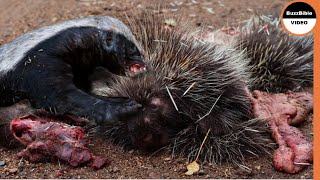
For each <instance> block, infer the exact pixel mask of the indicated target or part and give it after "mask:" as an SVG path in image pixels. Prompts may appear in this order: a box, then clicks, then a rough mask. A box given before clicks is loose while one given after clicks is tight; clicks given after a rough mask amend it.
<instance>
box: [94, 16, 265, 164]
mask: <svg viewBox="0 0 320 180" xmlns="http://www.w3.org/2000/svg"><path fill="white" fill-rule="evenodd" d="M163 21H164V18H161V17H147V18H145V19H142V20H135V21H133V22H131V28H132V29H133V32H135V36H136V38H137V39H138V41H140V42H141V44H142V46H143V48H144V55H145V57H146V59H147V60H146V63H147V67H148V71H147V72H146V73H144V74H143V75H139V76H137V77H136V78H134V79H127V78H117V77H115V79H114V80H113V81H112V82H111V83H110V84H109V88H110V89H108V90H105V91H104V92H100V95H107V96H119V95H121V96H126V97H130V98H132V99H134V100H135V101H137V102H138V103H139V104H142V105H143V109H141V111H140V112H139V113H138V114H136V115H133V116H130V117H126V118H125V119H122V121H120V122H119V123H118V124H112V125H107V124H106V125H103V126H99V127H97V128H96V129H98V130H97V132H99V133H100V135H102V136H103V137H107V138H108V139H111V141H113V142H114V143H117V144H120V145H122V146H124V147H137V148H140V149H143V150H156V149H158V148H161V147H163V146H165V148H166V149H168V150H169V151H170V152H172V154H173V155H187V156H188V158H189V159H190V160H194V159H195V157H196V155H197V152H198V151H199V149H200V143H201V141H203V139H204V137H205V135H206V133H207V132H208V131H209V130H210V132H209V135H208V138H207V140H206V143H205V144H204V147H203V149H202V150H201V154H200V155H201V156H200V158H201V159H202V160H204V161H208V162H215V163H218V162H222V161H223V160H226V161H229V162H239V160H240V161H241V160H243V158H244V154H247V153H249V154H254V155H256V154H257V153H259V152H262V151H267V149H268V148H269V147H270V146H271V143H270V137H269V134H268V133H267V132H268V131H267V128H266V125H265V123H263V122H262V121H259V120H257V119H254V118H253V116H252V114H251V103H250V101H249V99H248V97H247V94H246V91H247V86H246V83H247V82H249V79H250V76H251V75H250V72H249V71H247V70H246V69H247V62H248V60H247V59H246V56H245V52H244V51H239V50H238V49H236V48H234V47H233V46H231V45H230V46H229V45H228V44H226V45H221V44H219V43H217V44H215V43H205V42H203V41H201V40H200V39H197V38H194V36H192V34H193V31H194V30H195V29H192V28H190V26H189V25H187V24H184V25H181V24H179V28H170V27H167V26H164V25H163V23H162V22H163ZM187 27H188V29H187ZM101 133H102V134H101Z"/></svg>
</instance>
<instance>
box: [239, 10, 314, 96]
mask: <svg viewBox="0 0 320 180" xmlns="http://www.w3.org/2000/svg"><path fill="white" fill-rule="evenodd" d="M242 29H243V32H242V33H241V35H240V36H239V43H238V48H239V49H240V50H246V52H247V54H248V57H249V65H250V67H251V68H250V71H251V72H252V73H251V74H252V76H251V83H250V86H251V87H250V88H251V89H253V90H263V91H267V92H287V91H288V90H291V91H300V90H303V89H304V88H306V87H312V84H313V42H314V38H313V34H310V35H307V36H302V37H297V36H293V35H290V34H289V33H287V32H286V31H284V30H283V29H282V28H281V27H280V23H279V19H277V18H272V17H268V16H253V17H252V18H251V19H250V20H249V21H248V23H247V25H246V26H244V27H243V28H242Z"/></svg>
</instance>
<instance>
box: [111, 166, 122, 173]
mask: <svg viewBox="0 0 320 180" xmlns="http://www.w3.org/2000/svg"><path fill="white" fill-rule="evenodd" d="M112 171H113V172H114V173H117V172H120V169H119V168H118V167H114V168H113V169H112Z"/></svg>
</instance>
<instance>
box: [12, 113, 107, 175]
mask: <svg viewBox="0 0 320 180" xmlns="http://www.w3.org/2000/svg"><path fill="white" fill-rule="evenodd" d="M67 118H69V117H67ZM10 131H11V132H12V134H13V136H14V137H15V138H16V139H17V140H18V141H19V142H20V143H22V144H23V145H25V146H26V149H24V150H22V151H20V152H19V153H18V154H17V155H18V157H24V158H26V159H29V160H30V161H32V162H35V161H39V160H41V159H43V158H45V157H54V158H57V159H59V160H62V161H65V162H67V163H69V164H70V165H71V166H74V167H76V166H79V165H83V164H87V163H90V164H91V167H92V168H94V169H100V168H101V167H103V166H104V165H107V164H109V161H108V160H107V159H106V158H103V157H99V156H94V155H93V154H92V153H91V152H90V150H89V148H88V147H87V142H86V136H85V132H84V130H83V129H82V128H81V127H79V126H72V125H69V124H66V123H63V122H58V121H53V120H52V119H51V118H48V117H38V116H34V115H26V116H23V117H20V118H16V119H14V120H13V121H12V122H11V124H10Z"/></svg>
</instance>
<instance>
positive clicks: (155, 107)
mask: <svg viewBox="0 0 320 180" xmlns="http://www.w3.org/2000/svg"><path fill="white" fill-rule="evenodd" d="M150 108H151V109H152V110H158V109H159V106H158V105H157V104H150Z"/></svg>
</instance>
